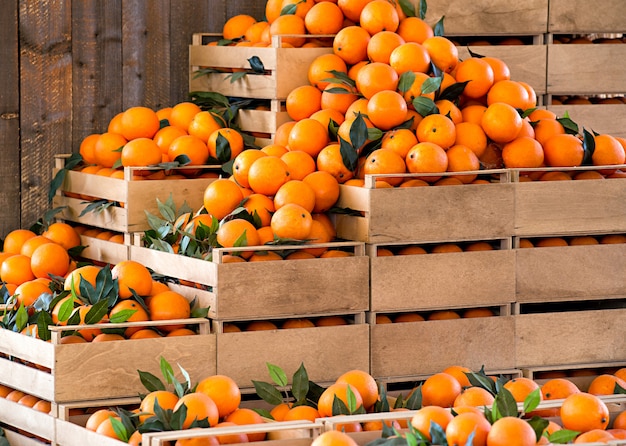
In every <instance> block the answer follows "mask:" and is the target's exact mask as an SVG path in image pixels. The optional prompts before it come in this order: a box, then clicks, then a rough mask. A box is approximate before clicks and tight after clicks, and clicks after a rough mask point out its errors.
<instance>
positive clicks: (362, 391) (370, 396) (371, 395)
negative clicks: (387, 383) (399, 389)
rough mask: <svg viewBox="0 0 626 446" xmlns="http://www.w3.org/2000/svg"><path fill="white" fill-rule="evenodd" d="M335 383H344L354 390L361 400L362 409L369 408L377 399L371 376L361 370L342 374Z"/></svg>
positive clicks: (374, 384) (374, 382)
mask: <svg viewBox="0 0 626 446" xmlns="http://www.w3.org/2000/svg"><path fill="white" fill-rule="evenodd" d="M336 382H338V383H342V382H343V383H346V384H349V385H350V386H352V387H353V388H355V389H356V390H357V391H358V392H359V395H361V398H362V399H363V407H364V408H365V409H366V410H367V409H369V408H371V407H372V406H373V405H374V404H376V401H378V399H379V395H378V384H377V383H376V380H375V379H374V377H373V376H372V375H370V374H369V373H367V372H365V371H363V370H357V369H355V370H350V371H347V372H345V373H343V374H342V375H341V376H339V378H337V380H336Z"/></svg>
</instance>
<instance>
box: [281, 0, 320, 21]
mask: <svg viewBox="0 0 626 446" xmlns="http://www.w3.org/2000/svg"><path fill="white" fill-rule="evenodd" d="M314 5H315V1H314V0H283V4H282V8H283V11H284V10H285V8H287V7H289V6H295V10H294V11H293V13H294V14H295V15H297V16H300V17H302V18H304V17H305V16H306V15H307V14H308V12H309V11H310V10H311V8H313V6H314Z"/></svg>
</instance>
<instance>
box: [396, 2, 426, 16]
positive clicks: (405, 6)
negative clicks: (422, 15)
mask: <svg viewBox="0 0 626 446" xmlns="http://www.w3.org/2000/svg"><path fill="white" fill-rule="evenodd" d="M399 3H400V8H402V12H403V13H404V15H405V16H407V17H415V16H416V15H417V14H416V12H415V5H414V4H413V2H411V1H410V0H399ZM420 6H421V2H420Z"/></svg>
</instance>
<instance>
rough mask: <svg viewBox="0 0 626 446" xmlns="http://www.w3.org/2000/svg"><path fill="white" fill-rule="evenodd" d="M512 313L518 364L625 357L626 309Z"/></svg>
mask: <svg viewBox="0 0 626 446" xmlns="http://www.w3.org/2000/svg"><path fill="white" fill-rule="evenodd" d="M514 317H515V332H516V338H517V361H516V367H518V368H522V367H532V366H546V365H550V364H552V365H565V364H578V363H594V362H607V361H623V360H625V359H626V355H625V354H624V351H625V347H626V345H625V343H624V340H625V339H626V326H625V325H624V324H623V323H622V321H623V320H624V317H626V309H619V310H591V311H571V312H563V313H533V314H519V315H517V316H514Z"/></svg>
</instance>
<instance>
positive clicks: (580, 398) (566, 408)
mask: <svg viewBox="0 0 626 446" xmlns="http://www.w3.org/2000/svg"><path fill="white" fill-rule="evenodd" d="M560 415H561V421H562V423H563V427H564V428H565V429H570V430H575V431H579V432H587V431H590V430H592V429H606V427H607V426H608V424H609V410H608V408H607V406H606V404H605V403H604V401H602V400H601V399H600V398H599V397H597V396H596V395H592V394H590V393H587V392H578V393H574V394H572V395H569V396H568V397H567V398H565V400H564V401H563V404H562V405H561V411H560Z"/></svg>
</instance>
